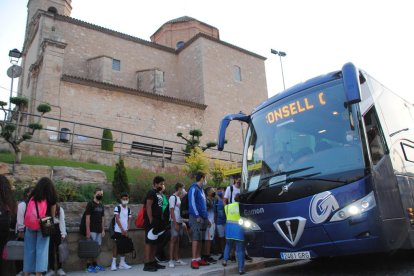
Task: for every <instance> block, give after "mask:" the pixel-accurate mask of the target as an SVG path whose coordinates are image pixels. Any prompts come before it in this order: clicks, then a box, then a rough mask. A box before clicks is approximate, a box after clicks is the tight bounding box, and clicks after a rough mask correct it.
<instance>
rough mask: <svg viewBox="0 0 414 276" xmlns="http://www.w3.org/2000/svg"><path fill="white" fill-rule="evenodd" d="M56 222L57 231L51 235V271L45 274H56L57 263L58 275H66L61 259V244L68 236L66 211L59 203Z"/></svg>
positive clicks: (47, 275)
mask: <svg viewBox="0 0 414 276" xmlns="http://www.w3.org/2000/svg"><path fill="white" fill-rule="evenodd" d="M53 222H54V224H55V233H54V234H53V235H52V236H51V237H50V242H49V271H48V272H47V273H46V275H45V276H51V275H55V264H57V269H58V270H57V271H56V274H57V275H58V276H64V275H66V273H65V271H64V270H63V269H62V263H61V262H60V261H59V245H60V244H61V242H62V241H63V240H64V239H65V238H66V236H67V235H68V233H67V232H66V223H65V212H64V210H63V208H62V206H60V205H59V204H56V216H55V217H54V218H53Z"/></svg>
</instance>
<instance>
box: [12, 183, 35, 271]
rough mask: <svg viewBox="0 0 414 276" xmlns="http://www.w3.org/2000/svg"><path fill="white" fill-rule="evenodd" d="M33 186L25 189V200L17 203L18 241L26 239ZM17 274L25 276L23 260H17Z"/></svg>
mask: <svg viewBox="0 0 414 276" xmlns="http://www.w3.org/2000/svg"><path fill="white" fill-rule="evenodd" d="M32 190H33V187H28V188H26V189H24V191H23V200H22V201H20V202H19V204H18V205H17V218H16V239H17V240H18V241H24V230H25V226H24V214H25V213H26V205H27V203H28V202H29V196H30V193H31V192H32ZM15 266H16V272H17V271H19V272H18V273H17V276H23V274H24V273H23V261H15Z"/></svg>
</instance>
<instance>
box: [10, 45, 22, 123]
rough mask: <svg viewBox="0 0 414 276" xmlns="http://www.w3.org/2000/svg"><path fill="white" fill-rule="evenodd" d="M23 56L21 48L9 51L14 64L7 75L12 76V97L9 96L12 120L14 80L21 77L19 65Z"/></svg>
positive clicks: (11, 61)
mask: <svg viewBox="0 0 414 276" xmlns="http://www.w3.org/2000/svg"><path fill="white" fill-rule="evenodd" d="M21 57H22V53H21V52H20V51H19V50H17V49H13V50H10V51H9V58H10V63H11V64H12V66H10V67H9V69H7V76H9V77H10V78H11V87H10V98H9V118H10V120H11V98H12V97H13V80H14V78H18V77H20V75H21V74H22V67H20V66H19V65H17V63H19V59H20V58H21Z"/></svg>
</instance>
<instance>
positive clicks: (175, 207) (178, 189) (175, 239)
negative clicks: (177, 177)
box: [168, 182, 186, 268]
mask: <svg viewBox="0 0 414 276" xmlns="http://www.w3.org/2000/svg"><path fill="white" fill-rule="evenodd" d="M183 189H184V184H182V183H179V182H178V183H177V184H175V193H174V194H172V195H171V196H170V198H169V200H168V203H169V208H170V216H171V219H170V220H171V240H170V261H169V263H168V267H170V268H174V267H175V266H176V265H186V263H185V262H183V261H182V260H180V257H179V247H180V246H179V244H180V235H181V233H182V231H183V220H182V218H181V214H180V209H181V195H182V192H183Z"/></svg>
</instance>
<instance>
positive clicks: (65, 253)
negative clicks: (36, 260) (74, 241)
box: [58, 240, 69, 263]
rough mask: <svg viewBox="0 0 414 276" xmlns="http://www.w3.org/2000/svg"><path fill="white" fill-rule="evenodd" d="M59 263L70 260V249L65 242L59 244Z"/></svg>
mask: <svg viewBox="0 0 414 276" xmlns="http://www.w3.org/2000/svg"><path fill="white" fill-rule="evenodd" d="M58 250H59V262H61V263H64V262H65V261H66V260H67V259H68V258H69V248H68V242H67V241H66V240H63V241H62V243H61V244H59V248H58Z"/></svg>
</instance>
